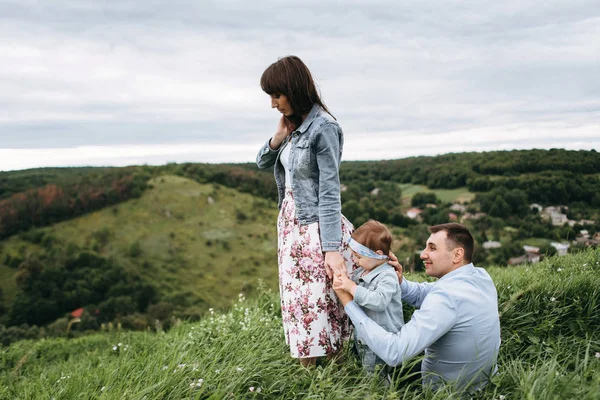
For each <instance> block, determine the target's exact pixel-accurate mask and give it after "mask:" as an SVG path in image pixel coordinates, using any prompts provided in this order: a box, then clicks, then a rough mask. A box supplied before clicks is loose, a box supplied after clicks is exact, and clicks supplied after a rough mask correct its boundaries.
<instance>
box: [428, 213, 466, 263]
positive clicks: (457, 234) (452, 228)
mask: <svg viewBox="0 0 600 400" xmlns="http://www.w3.org/2000/svg"><path fill="white" fill-rule="evenodd" d="M427 229H429V232H431V233H437V232H440V231H444V232H446V238H447V239H446V240H448V242H450V243H451V244H452V246H450V247H451V249H455V248H457V247H462V248H463V249H464V250H465V256H464V259H465V261H468V262H471V261H473V252H474V251H475V241H474V240H473V235H471V232H469V230H468V229H467V227H466V226H464V225H463V224H457V223H455V222H450V223H448V224H439V225H433V226H430V227H428V228H427Z"/></svg>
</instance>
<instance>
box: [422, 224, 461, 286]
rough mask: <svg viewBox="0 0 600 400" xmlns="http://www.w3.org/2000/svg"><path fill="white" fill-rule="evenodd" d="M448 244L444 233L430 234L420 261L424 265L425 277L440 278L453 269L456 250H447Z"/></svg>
mask: <svg viewBox="0 0 600 400" xmlns="http://www.w3.org/2000/svg"><path fill="white" fill-rule="evenodd" d="M448 244H449V243H448V240H447V234H446V231H439V232H436V233H432V234H431V236H429V239H427V244H426V246H425V249H424V250H423V251H422V252H421V260H423V264H425V273H426V274H427V275H429V276H433V277H434V278H441V277H442V276H444V275H446V274H447V273H448V272H450V271H452V270H453V269H454V268H453V267H454V263H453V260H454V258H455V252H456V249H451V248H449V247H448Z"/></svg>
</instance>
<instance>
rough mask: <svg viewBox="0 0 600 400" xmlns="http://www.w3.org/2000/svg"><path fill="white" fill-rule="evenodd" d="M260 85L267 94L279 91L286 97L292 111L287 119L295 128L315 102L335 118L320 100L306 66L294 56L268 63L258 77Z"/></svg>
mask: <svg viewBox="0 0 600 400" xmlns="http://www.w3.org/2000/svg"><path fill="white" fill-rule="evenodd" d="M260 87H261V88H262V90H263V91H264V92H265V93H267V94H268V95H272V94H276V93H279V94H283V95H285V96H286V97H287V98H288V100H289V102H290V105H291V106H292V110H293V112H294V114H293V115H291V116H290V117H288V120H290V122H292V123H293V124H294V126H295V127H296V128H298V127H299V126H300V124H301V123H302V115H305V114H308V113H309V112H310V110H311V108H312V107H313V105H314V104H315V103H316V104H318V105H319V106H321V108H322V109H323V110H325V111H326V112H327V113H328V114H329V115H331V116H332V117H333V119H335V117H334V116H333V114H331V112H330V111H329V110H328V109H327V107H326V106H325V103H323V101H322V100H321V97H320V96H319V92H318V91H317V87H316V85H315V82H314V80H313V77H312V75H311V73H310V71H309V70H308V67H307V66H306V64H304V63H303V62H302V60H301V59H300V58H298V57H296V56H286V57H282V58H280V59H279V60H277V61H276V62H274V63H273V64H271V65H269V67H268V68H267V69H266V70H265V72H263V74H262V76H261V78H260Z"/></svg>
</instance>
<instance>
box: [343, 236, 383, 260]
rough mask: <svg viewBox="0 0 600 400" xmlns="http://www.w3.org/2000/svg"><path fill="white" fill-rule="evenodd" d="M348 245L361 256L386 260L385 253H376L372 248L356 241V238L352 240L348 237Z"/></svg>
mask: <svg viewBox="0 0 600 400" xmlns="http://www.w3.org/2000/svg"><path fill="white" fill-rule="evenodd" d="M348 245H349V246H350V248H351V249H352V250H354V251H355V252H357V253H358V254H360V255H361V256H364V257H370V258H376V259H377V260H387V259H388V256H387V255H384V254H377V253H375V252H374V251H373V250H371V249H370V248H368V247H367V246H364V245H362V244H360V243H358V242H357V241H356V240H354V239H352V238H350V240H349V241H348Z"/></svg>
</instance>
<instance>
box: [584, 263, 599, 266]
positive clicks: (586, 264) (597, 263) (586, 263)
mask: <svg viewBox="0 0 600 400" xmlns="http://www.w3.org/2000/svg"><path fill="white" fill-rule="evenodd" d="M596 264H598V263H596ZM583 266H584V267H587V263H585V264H583Z"/></svg>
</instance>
